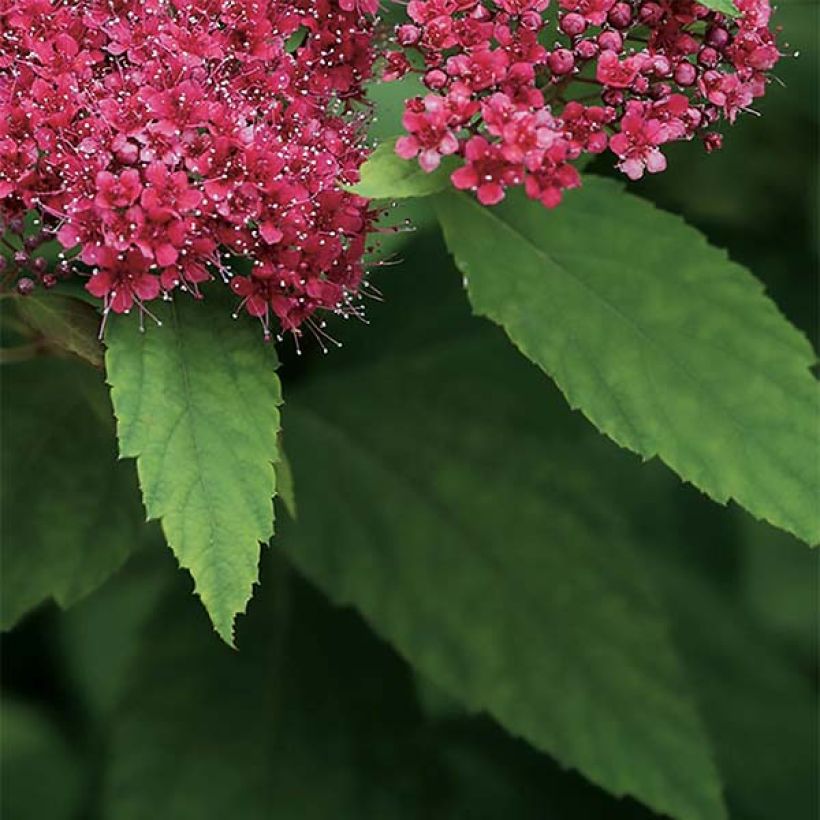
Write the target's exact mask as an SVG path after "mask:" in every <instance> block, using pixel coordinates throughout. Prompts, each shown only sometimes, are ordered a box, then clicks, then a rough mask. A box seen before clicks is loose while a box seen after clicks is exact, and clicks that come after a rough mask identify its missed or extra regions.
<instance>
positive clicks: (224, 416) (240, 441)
mask: <svg viewBox="0 0 820 820" xmlns="http://www.w3.org/2000/svg"><path fill="white" fill-rule="evenodd" d="M157 314H158V316H160V317H161V319H162V321H163V324H162V326H161V327H156V326H153V325H152V326H149V327H148V328H147V329H146V331H145V332H144V333H141V332H140V329H139V326H138V324H137V322H136V319H135V318H129V317H113V319H112V320H111V323H110V326H109V331H108V334H107V337H106V343H107V348H108V349H107V353H106V359H105V361H106V370H107V374H108V382H109V384H110V385H111V397H112V400H113V403H114V412H115V414H116V417H117V432H118V436H119V442H120V454H121V455H122V456H123V457H126V458H136V459H137V471H138V474H139V480H140V486H141V488H142V496H143V501H144V503H145V509H146V510H147V512H148V517H149V518H157V519H160V520H161V521H162V528H163V531H164V532H165V536H166V539H167V541H168V544H169V546H170V547H171V549H172V550H173V551H174V553H175V555H176V556H177V559H178V560H179V562H180V564H181V565H182V566H183V567H185V568H186V569H188V570H190V572H191V574H192V575H193V577H194V581H195V585H196V592H197V594H198V595H199V596H200V598H201V599H202V602H203V604H204V605H205V608H206V609H207V610H208V613H209V615H210V616H211V620H212V622H213V624H214V627H215V628H216V630H217V632H218V633H219V634H220V635H221V636H222V638H223V639H224V640H225V641H226V642H228V643H232V641H233V638H232V631H233V621H234V616H235V615H236V614H237V613H238V612H242V611H243V610H244V609H245V605H246V604H247V602H248V599H249V598H250V596H251V592H252V587H253V584H254V582H255V581H256V579H257V567H258V562H259V543H260V542H264V541H267V540H268V539H269V538H270V537H271V535H272V534H273V502H272V497H273V495H274V493H275V491H276V476H275V470H274V463H275V462H276V461H277V460H278V447H277V433H278V431H279V411H278V406H279V404H280V403H281V399H280V391H279V381H278V378H277V376H276V372H275V368H276V359H275V355H274V352H273V350H272V348H271V347H270V346H267V345H265V344H264V342H263V341H262V338H261V334H260V333H259V332H258V328H256V327H255V326H254V325H253V324H252V323H251V322H249V321H234V320H232V319H231V316H230V309H229V308H228V307H227V306H226V305H224V304H222V303H221V302H220V300H219V299H218V296H217V294H216V292H210V293H208V294H207V295H206V298H205V299H204V300H203V301H201V302H195V301H194V300H193V299H186V298H180V299H177V300H176V301H175V302H174V303H169V304H165V305H161V306H160V307H159V308H158V309H157Z"/></svg>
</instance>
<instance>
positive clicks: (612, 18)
mask: <svg viewBox="0 0 820 820" xmlns="http://www.w3.org/2000/svg"><path fill="white" fill-rule="evenodd" d="M606 19H607V20H608V21H609V24H610V25H611V26H614V27H615V28H627V27H628V26H629V24H630V23H631V22H632V7H631V6H630V5H629V3H616V4H615V5H614V6H613V7H612V8H611V9H610V10H609V14H608V15H607V18H606Z"/></svg>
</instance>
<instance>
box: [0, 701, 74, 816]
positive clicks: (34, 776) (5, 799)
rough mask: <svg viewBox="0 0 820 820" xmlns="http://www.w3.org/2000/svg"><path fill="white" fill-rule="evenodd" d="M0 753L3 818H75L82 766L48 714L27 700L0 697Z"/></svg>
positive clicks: (1, 808) (0, 790) (1, 810)
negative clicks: (1, 699)
mask: <svg viewBox="0 0 820 820" xmlns="http://www.w3.org/2000/svg"><path fill="white" fill-rule="evenodd" d="M0 754H1V755H2V759H3V766H2V768H0V816H2V817H3V818H5V819H6V820H44V818H48V820H72V818H74V817H76V812H77V809H78V807H79V804H80V798H81V794H82V786H83V784H82V770H81V768H80V765H79V761H78V760H77V758H76V757H75V756H73V755H72V750H71V749H70V748H69V746H68V744H67V743H66V742H65V740H64V739H63V738H62V737H61V736H60V734H59V732H58V730H57V728H56V727H55V726H54V725H52V723H51V721H49V720H48V718H46V717H45V716H44V715H43V714H41V713H40V712H38V711H37V710H36V709H34V708H33V707H31V706H29V705H27V704H24V703H22V702H19V701H16V700H9V699H8V698H6V699H4V701H3V704H2V707H0Z"/></svg>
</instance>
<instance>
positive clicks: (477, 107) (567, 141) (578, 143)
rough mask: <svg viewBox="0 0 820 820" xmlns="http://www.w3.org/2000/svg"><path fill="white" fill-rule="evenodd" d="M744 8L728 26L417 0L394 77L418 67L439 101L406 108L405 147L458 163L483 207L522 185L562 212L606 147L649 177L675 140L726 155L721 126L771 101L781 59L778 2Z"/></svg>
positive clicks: (656, 8)
mask: <svg viewBox="0 0 820 820" xmlns="http://www.w3.org/2000/svg"><path fill="white" fill-rule="evenodd" d="M550 2H552V3H553V5H554V6H555V4H557V8H554V15H552V16H551V15H549V14H547V13H546V12H547V11H548V6H549V5H550ZM736 6H737V9H738V11H739V16H738V17H737V18H736V19H732V18H730V17H727V16H726V15H723V14H720V13H718V12H715V11H710V10H709V9H708V8H706V7H705V6H702V5H700V4H698V3H696V2H694V0H486V1H485V2H482V0H411V2H410V3H409V4H408V6H407V12H408V15H409V17H410V19H411V21H412V22H410V23H407V24H404V25H400V26H398V27H397V29H396V31H395V40H396V42H397V44H398V45H399V46H400V50H393V51H391V52H389V53H388V54H387V56H386V60H385V66H386V67H385V70H384V76H385V78H387V79H396V78H399V77H401V76H403V75H405V74H407V73H408V72H412V71H418V72H420V73H421V74H422V78H423V82H424V84H425V85H426V86H427V88H428V89H429V93H428V94H426V95H425V96H423V97H416V98H414V99H411V100H409V101H408V102H407V103H406V110H405V115H404V128H405V131H406V132H407V133H406V135H405V136H403V137H401V138H400V139H399V140H398V142H397V144H396V152H397V153H398V155H399V156H401V157H403V158H405V159H413V158H416V157H417V158H418V162H419V165H420V166H421V167H422V169H424V170H425V171H427V172H431V171H433V170H434V169H435V168H437V167H438V165H439V164H440V162H441V159H442V157H446V156H451V155H456V156H458V157H460V158H461V159H462V160H463V165H462V166H461V167H459V168H458V170H456V171H455V172H454V173H453V174H452V182H453V184H454V185H455V187H456V188H460V189H468V190H471V191H475V192H476V195H477V197H478V199H479V201H480V202H481V203H483V204H485V205H493V204H495V203H497V202H499V201H501V200H502V199H503V198H504V195H505V190H506V189H507V188H509V187H510V186H514V185H523V186H524V188H525V190H526V192H527V194H528V195H529V196H530V197H531V198H533V199H537V200H540V201H541V202H542V203H543V204H544V205H545V206H547V207H554V206H555V205H557V204H558V203H559V202H560V201H561V196H562V192H563V191H564V190H566V189H569V188H575V187H577V186H579V185H580V176H579V174H578V172H577V170H576V168H575V167H574V166H573V164H572V163H573V161H574V160H577V159H578V158H579V157H581V156H582V155H583V154H601V153H603V152H605V151H607V150H609V151H610V152H611V153H612V154H614V156H615V159H616V164H617V167H618V168H619V169H620V170H621V171H622V172H623V173H624V174H626V175H627V176H628V177H629V178H630V179H639V178H640V177H641V176H643V174H644V172H646V171H648V172H650V173H656V172H658V171H662V170H664V168H665V167H666V159H665V157H664V155H663V153H662V151H661V147H662V146H663V145H665V144H666V143H669V142H672V141H675V140H689V139H692V138H694V137H698V138H700V139H702V140H703V142H704V144H705V146H706V148H707V150H712V149H714V148H718V147H720V144H721V135H720V134H719V133H717V132H715V131H714V130H712V129H713V128H714V126H715V125H716V124H717V123H718V122H719V121H720V120H726V121H728V122H730V123H732V122H734V120H735V118H736V117H737V115H738V114H739V113H740V112H741V111H744V110H748V109H749V108H750V106H751V104H752V102H753V100H754V99H755V98H757V97H760V96H762V95H763V93H764V92H765V89H766V85H767V82H768V73H769V72H770V71H771V69H772V68H773V67H774V65H775V63H776V62H777V61H778V59H779V57H780V54H779V52H778V49H777V46H776V44H775V38H774V35H773V33H772V32H771V30H770V29H769V16H770V8H769V3H768V0H736ZM552 24H554V26H555V27H554V28H551V27H550V26H551V25H552ZM419 65H420V66H421V67H417V66H419Z"/></svg>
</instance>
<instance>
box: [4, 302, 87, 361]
mask: <svg viewBox="0 0 820 820" xmlns="http://www.w3.org/2000/svg"><path fill="white" fill-rule="evenodd" d="M16 305H17V310H18V311H19V313H20V315H21V316H22V318H23V319H24V320H25V321H26V323H27V324H28V325H29V326H30V327H32V328H33V329H34V330H36V331H37V332H39V333H41V334H42V335H43V336H44V337H45V338H46V340H47V341H48V342H49V343H51V344H53V345H55V346H57V347H59V348H62V349H64V350H67V351H68V352H69V353H74V354H76V355H77V356H79V357H80V358H82V359H85V360H86V361H87V362H89V363H90V364H92V365H94V366H95V367H102V364H103V347H102V345H101V344H100V342H99V340H98V338H97V335H98V332H99V327H100V315H99V313H97V311H96V310H94V308H92V307H91V305H89V304H87V303H86V302H82V301H80V300H79V299H73V298H71V297H68V296H60V295H58V294H45V295H42V296H41V295H38V294H32V295H31V296H26V297H23V298H20V299H17V300H16Z"/></svg>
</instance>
